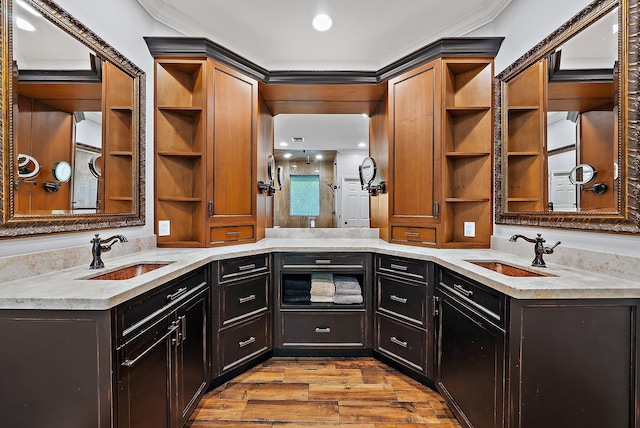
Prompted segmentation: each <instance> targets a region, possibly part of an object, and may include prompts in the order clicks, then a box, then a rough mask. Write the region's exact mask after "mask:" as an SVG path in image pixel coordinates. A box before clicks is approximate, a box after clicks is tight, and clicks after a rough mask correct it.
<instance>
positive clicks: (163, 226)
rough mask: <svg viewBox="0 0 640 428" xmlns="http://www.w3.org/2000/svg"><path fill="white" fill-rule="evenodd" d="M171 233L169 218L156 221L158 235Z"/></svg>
mask: <svg viewBox="0 0 640 428" xmlns="http://www.w3.org/2000/svg"><path fill="white" fill-rule="evenodd" d="M169 235H171V222H170V221H169V220H160V221H158V236H169Z"/></svg>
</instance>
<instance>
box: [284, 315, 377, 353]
mask: <svg viewBox="0 0 640 428" xmlns="http://www.w3.org/2000/svg"><path fill="white" fill-rule="evenodd" d="M280 315H281V317H282V330H283V331H282V346H283V347H322V348H363V347H364V346H365V343H364V341H365V328H366V327H365V314H364V312H351V313H344V312H343V313H336V312H329V311H322V312H313V313H300V312H284V313H282V312H281V313H280Z"/></svg>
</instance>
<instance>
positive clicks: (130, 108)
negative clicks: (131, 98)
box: [109, 105, 133, 112]
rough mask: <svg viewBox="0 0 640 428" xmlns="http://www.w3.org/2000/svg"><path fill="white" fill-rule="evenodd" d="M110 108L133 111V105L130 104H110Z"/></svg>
mask: <svg viewBox="0 0 640 428" xmlns="http://www.w3.org/2000/svg"><path fill="white" fill-rule="evenodd" d="M109 109H111V110H118V111H124V112H128V111H132V110H133V107H131V106H130V105H129V106H109Z"/></svg>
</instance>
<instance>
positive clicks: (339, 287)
mask: <svg viewBox="0 0 640 428" xmlns="http://www.w3.org/2000/svg"><path fill="white" fill-rule="evenodd" d="M333 283H334V286H335V294H334V296H333V303H336V304H340V305H355V304H360V303H362V289H361V288H360V283H359V282H358V279H357V278H355V277H353V276H346V275H345V276H342V275H336V276H334V278H333Z"/></svg>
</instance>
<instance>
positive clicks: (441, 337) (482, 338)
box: [436, 290, 505, 428]
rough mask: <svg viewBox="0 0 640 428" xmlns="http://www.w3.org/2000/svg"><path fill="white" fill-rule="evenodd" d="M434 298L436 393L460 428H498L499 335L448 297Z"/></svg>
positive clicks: (501, 420)
mask: <svg viewBox="0 0 640 428" xmlns="http://www.w3.org/2000/svg"><path fill="white" fill-rule="evenodd" d="M436 294H437V295H438V297H439V298H440V308H439V320H440V321H439V329H438V339H437V340H438V364H437V368H436V386H437V388H438V390H439V391H440V392H441V393H442V395H443V397H444V398H445V400H446V401H447V403H448V404H449V405H450V406H451V408H452V410H453V411H454V413H456V415H457V416H458V419H459V420H460V421H461V422H462V423H463V425H466V426H469V427H474V428H497V427H502V426H504V412H503V409H504V396H503V392H504V388H503V376H504V354H505V335H504V332H503V331H502V330H501V329H499V328H498V327H496V326H495V325H493V324H492V323H490V322H489V321H487V320H486V319H483V318H482V317H480V316H479V315H478V314H476V313H475V312H473V311H472V310H471V309H470V308H469V307H467V306H464V305H462V304H461V303H459V302H458V301H456V299H454V298H452V297H451V296H449V295H448V294H446V293H442V292H439V290H437V291H436Z"/></svg>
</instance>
